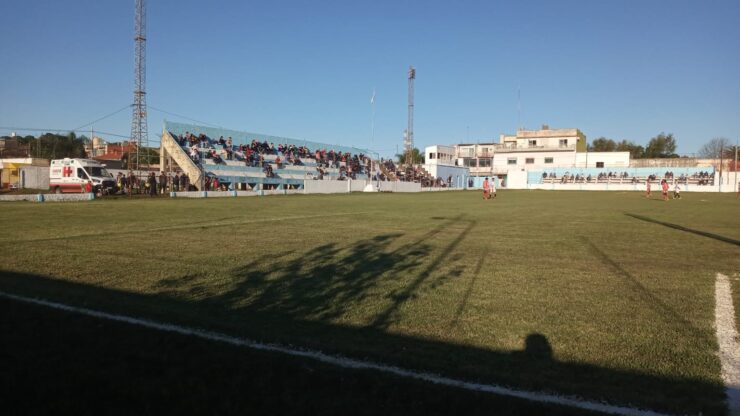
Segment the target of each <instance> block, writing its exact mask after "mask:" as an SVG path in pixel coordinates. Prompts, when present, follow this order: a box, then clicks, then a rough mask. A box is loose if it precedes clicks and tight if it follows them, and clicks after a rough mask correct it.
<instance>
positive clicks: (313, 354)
mask: <svg viewBox="0 0 740 416" xmlns="http://www.w3.org/2000/svg"><path fill="white" fill-rule="evenodd" d="M0 298H6V299H11V300H15V301H19V302H24V303H30V304H34V305H41V306H46V307H49V308H52V309H58V310H62V311H67V312H73V313H79V314H83V315H88V316H92V317H94V318H99V319H107V320H109V321H117V322H124V323H127V324H131V325H137V326H141V327H145V328H150V329H156V330H159V331H165V332H173V333H177V334H181V335H187V336H192V337H196V338H202V339H206V340H209V341H216V342H222V343H225V344H231V345H236V346H240V347H247V348H252V349H256V350H262V351H270V352H277V353H281V354H286V355H291V356H296V357H304V358H309V359H312V360H316V361H320V362H323V363H327V364H332V365H335V366H338V367H342V368H351V369H362V370H375V371H380V372H383V373H389V374H394V375H396V376H399V377H405V378H411V379H416V380H422V381H427V382H430V383H434V384H440V385H444V386H450V387H457V388H461V389H465V390H471V391H480V392H486V393H493V394H498V395H501V396H510V397H516V398H520V399H524V400H529V401H533V402H540V403H548V404H555V405H561V406H569V407H575V408H579V409H585V410H591V411H598V412H604V413H610V414H616V415H626V416H664V414H663V413H657V412H653V411H650V410H641V409H636V408H631V407H623V406H615V405H610V404H606V403H600V402H590V401H587V400H582V399H580V398H578V397H573V396H557V395H554V394H548V393H539V392H532V391H525V390H516V389H512V388H509V387H504V386H500V385H496V384H481V383H473V382H469V381H464V380H458V379H454V378H449V377H444V376H439V375H436V374H431V373H425V372H417V371H413V370H407V369H404V368H400V367H396V366H392V365H386V364H382V363H376V362H372V361H364V360H356V359H352V358H346V357H341V356H332V355H328V354H324V353H322V352H320V351H314V350H300V349H295V348H289V347H286V346H282V345H279V344H264V343H261V342H257V341H252V340H250V339H247V338H238V337H234V336H231V335H226V334H222V333H218V332H211V331H204V330H201V329H197V328H189V327H186V326H180V325H174V324H167V323H162V322H156V321H150V320H147V319H140V318H134V317H130V316H126V315H117V314H111V313H107V312H101V311H96V310H93V309H87V308H80V307H76V306H70V305H65V304H63V303H57V302H51V301H48V300H44V299H34V298H29V297H25V296H19V295H13V294H10V293H5V292H0ZM723 370H724V366H723Z"/></svg>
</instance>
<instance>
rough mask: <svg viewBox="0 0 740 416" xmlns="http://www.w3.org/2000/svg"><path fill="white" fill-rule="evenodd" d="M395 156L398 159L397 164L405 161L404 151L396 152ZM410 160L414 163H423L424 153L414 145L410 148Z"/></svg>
mask: <svg viewBox="0 0 740 416" xmlns="http://www.w3.org/2000/svg"><path fill="white" fill-rule="evenodd" d="M396 158H397V159H398V164H404V163H406V152H403V153H398V154H397V155H396ZM411 160H412V162H413V163H414V164H420V163H424V155H423V154H422V153H421V151H420V150H419V149H417V148H416V147H415V148H413V149H412V150H411Z"/></svg>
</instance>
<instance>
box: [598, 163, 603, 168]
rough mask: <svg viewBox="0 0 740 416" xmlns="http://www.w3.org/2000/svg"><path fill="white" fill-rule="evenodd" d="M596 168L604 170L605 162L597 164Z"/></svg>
mask: <svg viewBox="0 0 740 416" xmlns="http://www.w3.org/2000/svg"><path fill="white" fill-rule="evenodd" d="M596 167H597V168H603V167H604V162H596Z"/></svg>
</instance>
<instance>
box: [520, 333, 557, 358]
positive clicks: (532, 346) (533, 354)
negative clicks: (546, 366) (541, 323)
mask: <svg viewBox="0 0 740 416" xmlns="http://www.w3.org/2000/svg"><path fill="white" fill-rule="evenodd" d="M511 354H512V355H513V356H515V357H516V358H520V359H528V360H533V361H535V360H536V361H543V362H545V361H552V347H551V346H550V342H549V341H548V340H547V337H546V336H544V335H542V334H540V333H537V332H534V333H531V334H529V335H527V338H526V339H525V340H524V350H522V351H514V352H512V353H511Z"/></svg>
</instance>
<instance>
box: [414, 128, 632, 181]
mask: <svg viewBox="0 0 740 416" xmlns="http://www.w3.org/2000/svg"><path fill="white" fill-rule="evenodd" d="M441 147H443V146H431V147H428V148H427V149H428V150H427V151H426V153H427V154H426V155H425V156H427V157H429V155H430V154H432V153H439V152H438V151H437V150H436V149H439V148H441ZM444 147H445V148H454V150H445V153H444V154H445V155H446V154H447V153H454V156H453V157H452V160H451V161H449V164H450V165H454V166H460V167H463V168H467V169H469V172H470V176H472V177H486V176H488V177H497V178H499V180H500V181H501V183H502V184H504V185H507V184H508V183H509V181H508V179H509V176H511V175H512V174H513V172H517V173H518V175H517V176H518V177H522V176H526V172H528V171H547V170H548V169H555V168H571V167H572V168H586V167H595V168H609V167H628V166H629V163H630V156H629V152H588V147H587V141H586V135H585V134H584V133H583V132H581V131H580V130H579V129H575V128H570V129H551V128H550V127H549V126H547V125H544V126H542V129H540V130H525V129H520V130H518V131H517V132H516V134H513V135H510V134H502V135H500V136H499V141H498V142H495V141H493V140H491V141H486V142H484V143H463V144H458V145H454V146H444ZM445 157H446V156H445ZM445 161H446V160H445ZM437 163H443V162H441V161H439V162H437ZM476 182H477V181H476Z"/></svg>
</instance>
